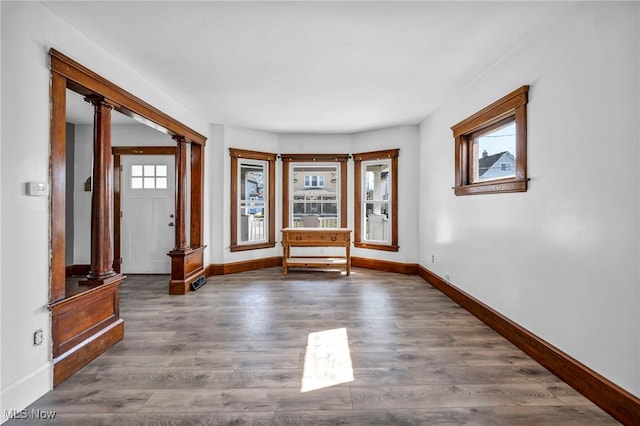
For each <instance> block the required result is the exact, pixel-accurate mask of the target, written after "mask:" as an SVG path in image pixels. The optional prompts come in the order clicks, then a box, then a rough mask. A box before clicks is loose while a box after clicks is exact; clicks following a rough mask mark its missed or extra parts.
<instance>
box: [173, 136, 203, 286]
mask: <svg viewBox="0 0 640 426" xmlns="http://www.w3.org/2000/svg"><path fill="white" fill-rule="evenodd" d="M173 139H174V140H175V141H176V144H177V147H178V149H177V152H176V222H175V223H176V241H175V246H174V248H173V250H171V251H170V252H169V253H168V255H169V257H171V281H170V282H169V294H186V293H188V292H189V291H190V289H191V284H192V283H193V282H194V281H196V280H198V279H201V278H202V277H204V267H203V250H204V247H202V246H197V247H193V246H192V244H190V243H189V242H187V195H188V194H189V189H191V191H193V190H194V189H195V188H200V185H201V182H200V181H198V182H200V185H198V182H196V184H195V185H194V184H193V182H192V185H191V186H190V185H188V179H187V176H188V173H187V172H188V169H187V167H188V165H189V163H188V155H187V148H188V145H189V144H190V141H189V140H188V139H187V138H186V137H184V136H180V135H175V136H173ZM195 152H196V153H200V154H201V153H202V150H196V151H195ZM200 161H201V159H200V158H198V161H197V162H196V163H197V164H200V163H199V162H200ZM192 163H193V159H192ZM192 170H193V168H192ZM196 175H197V173H196ZM200 177H201V176H195V178H196V179H200ZM193 178H194V176H192V179H193ZM192 196H193V193H192ZM198 197H201V194H199V193H198ZM200 203H201V201H200V202H199V203H198V205H200ZM192 208H193V207H192ZM192 215H193V212H192ZM199 224H200V221H199V220H197V221H196V220H193V219H192V223H191V227H192V228H193V227H194V226H199ZM192 231H193V229H192ZM196 234H197V235H196V236H197V237H198V238H194V241H192V242H191V243H194V242H195V244H199V243H200V235H199V234H198V233H196ZM190 235H194V233H193V232H190Z"/></svg>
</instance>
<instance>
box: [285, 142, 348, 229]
mask: <svg viewBox="0 0 640 426" xmlns="http://www.w3.org/2000/svg"><path fill="white" fill-rule="evenodd" d="M280 157H281V158H282V165H283V166H282V228H288V227H290V226H293V223H290V216H291V213H290V209H289V202H290V201H291V200H290V199H289V198H290V193H291V191H292V188H290V184H289V181H290V179H289V177H290V170H289V168H290V165H291V163H307V162H308V163H337V164H338V169H339V172H338V173H339V175H340V194H339V197H340V198H339V204H340V213H339V214H338V217H339V218H340V227H343V228H344V227H346V226H347V161H348V160H349V158H350V156H349V154H281V155H280Z"/></svg>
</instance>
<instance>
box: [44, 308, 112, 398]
mask: <svg viewBox="0 0 640 426" xmlns="http://www.w3.org/2000/svg"><path fill="white" fill-rule="evenodd" d="M123 338H124V321H123V320H122V319H118V320H117V321H116V322H114V323H112V324H110V325H109V326H108V327H106V328H104V329H102V330H100V332H98V333H97V334H95V335H93V336H91V337H90V338H88V339H86V340H85V341H83V342H82V343H80V344H78V345H77V346H75V347H74V348H73V349H71V350H69V351H67V352H65V353H63V354H62V355H60V356H59V357H58V358H55V359H54V360H53V386H54V387H55V386H58V385H59V384H60V383H62V382H64V381H65V380H67V379H68V378H69V377H71V376H72V375H73V374H74V373H75V372H77V371H78V370H80V369H81V368H82V367H84V366H85V365H87V364H89V363H90V362H91V361H93V360H94V359H96V358H97V357H98V356H99V355H101V354H102V353H104V352H105V351H106V350H107V349H109V348H110V347H112V346H113V345H115V344H116V343H118V342H119V341H121V340H122V339H123Z"/></svg>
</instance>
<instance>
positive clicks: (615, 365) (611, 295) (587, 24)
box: [419, 2, 640, 395]
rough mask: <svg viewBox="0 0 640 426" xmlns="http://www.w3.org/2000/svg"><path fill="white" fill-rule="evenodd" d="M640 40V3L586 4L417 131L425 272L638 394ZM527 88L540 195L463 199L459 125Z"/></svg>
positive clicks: (533, 184)
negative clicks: (457, 173) (458, 181)
mask: <svg viewBox="0 0 640 426" xmlns="http://www.w3.org/2000/svg"><path fill="white" fill-rule="evenodd" d="M638 28H640V22H639V7H638V4H637V3H592V2H580V3H578V4H576V5H574V7H572V8H571V9H570V10H569V11H568V12H567V15H566V16H564V17H561V18H560V19H559V20H558V21H556V22H554V23H552V24H551V25H550V26H549V27H547V28H546V29H545V30H544V31H543V32H542V33H541V34H539V36H537V37H536V38H535V39H533V40H530V41H529V42H527V43H526V44H525V45H523V46H522V47H521V48H520V49H519V50H517V51H516V52H515V53H513V54H512V55H511V56H509V57H508V58H506V59H504V60H503V61H501V62H500V63H498V64H496V65H495V66H494V67H493V68H492V69H491V70H490V72H488V73H484V74H483V75H482V76H481V77H480V78H478V79H477V80H476V81H474V82H472V84H470V85H469V86H468V87H465V89H464V90H462V91H460V92H459V93H457V94H456V95H454V96H452V97H451V99H450V101H449V102H448V104H447V105H445V106H443V107H442V108H441V109H440V110H439V111H437V112H436V113H434V114H433V115H431V116H430V117H429V118H428V119H427V120H425V121H424V122H423V123H422V125H421V126H420V134H421V136H420V137H421V144H422V145H421V155H420V165H421V167H420V181H421V183H422V185H421V188H420V193H421V194H422V195H423V196H422V197H421V199H420V202H419V207H420V213H419V221H420V224H421V226H420V264H421V265H423V266H425V267H427V268H429V269H431V270H433V271H434V272H435V273H437V274H438V275H440V276H444V275H445V274H450V276H451V281H452V283H453V284H454V285H456V286H458V287H459V288H461V289H462V290H464V291H466V292H468V293H470V294H471V295H473V296H474V297H476V298H478V299H480V300H481V301H482V302H484V303H486V304H487V305H489V306H491V307H492V308H494V309H496V310H497V311H499V312H501V313H502V314H504V315H506V316H507V317H509V318H511V319H512V320H514V321H515V322H517V323H518V324H520V325H522V326H523V327H525V328H526V329H528V330H530V331H532V332H533V333H535V334H537V335H538V336H540V337H541V338H543V339H545V340H546V341H548V342H550V343H551V344H553V345H555V346H556V347H558V348H560V349H561V350H563V351H565V352H566V353H568V354H569V355H570V356H572V357H574V358H576V359H577V360H578V361H580V362H582V363H584V364H586V365H587V366H588V367H590V368H592V369H593V370H595V371H597V372H598V373H600V374H602V375H603V376H605V377H606V378H608V379H610V380H612V381H613V382H615V383H617V384H618V385H620V386H621V387H623V388H625V389H627V390H628V391H630V392H632V393H634V394H635V395H640V371H639V369H640V337H639V336H640V331H639V328H640V319H639V316H638V315H639V314H638V312H640V302H639V300H640V299H639V282H640V281H639V271H638V259H639V247H638V245H639V244H638V243H639V236H640V234H639V231H640V230H639V219H640V218H639V213H640V210H639V193H640V191H639V186H640V185H639V173H638V170H639V167H638V159H639V152H638V144H639V139H640V131H639V128H638V117H639V105H638V104H639V99H640V97H639V90H640V88H639V75H640V66H639V63H640V60H639V50H640V49H639V46H640V43H639V35H638ZM523 84H529V85H530V86H531V89H530V92H529V94H530V100H529V105H528V108H529V110H528V120H529V122H528V168H529V176H530V177H531V181H530V187H529V191H528V192H526V193H519V194H496V195H476V196H463V197H455V196H454V194H453V191H452V189H451V187H452V186H453V183H454V179H453V178H454V157H453V154H454V152H453V137H452V134H451V130H450V126H451V125H453V124H455V123H458V122H459V121H461V120H462V119H464V118H466V117H467V116H468V115H470V114H472V113H474V112H475V111H477V110H479V109H481V108H482V107H484V106H486V105H489V104H490V103H492V102H493V101H495V100H497V99H499V98H500V97H502V96H503V95H505V94H507V93H509V92H510V91H512V90H514V89H516V88H518V87H520V86H521V85H523ZM610 158H611V159H615V161H614V162H609V159H610ZM432 255H434V256H435V263H432V262H431V256H432Z"/></svg>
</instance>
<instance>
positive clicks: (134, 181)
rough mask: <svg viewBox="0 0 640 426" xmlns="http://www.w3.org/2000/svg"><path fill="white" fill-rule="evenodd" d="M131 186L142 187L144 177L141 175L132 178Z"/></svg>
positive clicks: (134, 187)
mask: <svg viewBox="0 0 640 426" xmlns="http://www.w3.org/2000/svg"><path fill="white" fill-rule="evenodd" d="M140 171H142V168H141V169H140ZM131 188H132V189H142V178H141V177H134V178H131Z"/></svg>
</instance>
